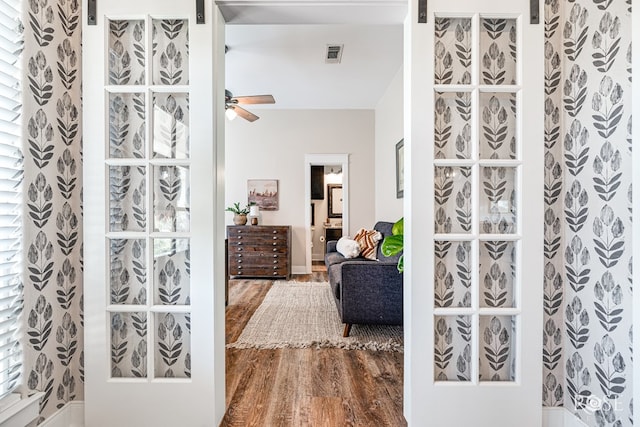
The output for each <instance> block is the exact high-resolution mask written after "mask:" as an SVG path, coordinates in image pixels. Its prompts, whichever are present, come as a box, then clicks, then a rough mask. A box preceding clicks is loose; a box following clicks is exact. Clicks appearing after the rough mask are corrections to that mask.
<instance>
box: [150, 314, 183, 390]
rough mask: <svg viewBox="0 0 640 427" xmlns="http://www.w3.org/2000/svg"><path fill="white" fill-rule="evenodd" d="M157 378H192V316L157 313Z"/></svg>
mask: <svg viewBox="0 0 640 427" xmlns="http://www.w3.org/2000/svg"><path fill="white" fill-rule="evenodd" d="M155 323H156V331H155V340H156V343H157V346H156V354H155V368H154V369H155V376H156V377H157V378H162V377H164V378H191V350H190V349H191V315H189V314H186V313H156V314H155Z"/></svg>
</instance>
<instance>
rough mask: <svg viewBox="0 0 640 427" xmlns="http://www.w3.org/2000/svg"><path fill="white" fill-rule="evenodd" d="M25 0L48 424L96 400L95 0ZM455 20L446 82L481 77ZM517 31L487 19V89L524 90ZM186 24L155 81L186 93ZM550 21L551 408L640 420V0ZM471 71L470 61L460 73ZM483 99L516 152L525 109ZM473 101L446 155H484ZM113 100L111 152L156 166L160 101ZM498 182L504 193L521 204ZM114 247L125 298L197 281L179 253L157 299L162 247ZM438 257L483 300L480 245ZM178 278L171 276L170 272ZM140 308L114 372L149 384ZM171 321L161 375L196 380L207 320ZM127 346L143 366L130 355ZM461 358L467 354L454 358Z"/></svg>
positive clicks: (456, 197)
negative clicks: (636, 163)
mask: <svg viewBox="0 0 640 427" xmlns="http://www.w3.org/2000/svg"><path fill="white" fill-rule="evenodd" d="M23 4H24V14H23V23H24V28H25V50H24V67H23V69H24V77H25V84H24V93H25V99H24V114H23V118H24V120H23V121H24V131H23V134H24V135H25V140H24V155H25V179H24V184H25V192H24V193H25V204H26V206H25V220H26V223H25V227H24V230H25V237H24V239H25V240H24V247H25V258H26V259H25V309H24V317H23V322H24V329H25V332H26V337H25V339H24V349H25V369H24V373H25V386H26V387H27V389H28V390H32V391H34V390H38V391H43V392H45V398H44V399H43V401H42V403H41V420H42V419H44V417H47V416H48V415H50V414H51V413H53V412H54V411H55V410H56V409H57V408H59V407H61V406H62V405H64V404H65V403H66V402H68V401H70V400H74V399H80V400H81V399H83V398H84V396H83V395H84V392H83V375H84V370H83V340H82V334H83V309H82V295H83V292H82V220H81V218H82V178H81V176H82V139H81V129H80V123H81V116H80V113H81V86H80V85H81V69H80V61H81V59H80V54H81V34H80V30H81V22H80V5H79V1H78V0H29V1H24V3H23ZM450 21H451V22H450V23H449V25H448V26H447V28H442V27H441V28H439V29H438V30H437V31H440V34H439V36H440V38H441V40H442V45H437V46H436V58H435V59H434V60H435V61H436V72H437V76H436V78H437V79H439V81H438V82H439V83H442V84H445V83H454V84H455V83H465V82H468V79H469V78H470V75H469V70H470V69H471V67H470V61H471V54H470V52H471V47H470V46H471V40H470V22H469V20H468V19H457V20H456V19H452V20H450ZM501 21H502V22H497V21H495V20H490V19H484V20H483V22H482V28H483V31H482V34H481V38H482V39H483V40H486V42H483V43H484V44H485V45H486V46H487V48H486V50H484V51H483V52H482V54H481V55H480V58H479V59H480V61H481V68H482V70H481V71H482V72H483V78H484V79H486V80H487V81H488V82H494V83H496V84H509V83H510V82H511V80H512V79H513V73H514V64H515V58H514V56H513V50H512V49H511V48H510V47H511V46H512V45H513V40H515V36H516V34H515V27H514V26H513V25H512V24H513V23H512V22H510V21H508V20H506V21H505V20H501ZM182 25H183V21H161V22H160V21H158V22H154V25H153V28H152V31H153V33H154V34H156V35H158V34H159V36H158V37H157V40H158V43H157V44H156V45H155V46H154V47H155V50H154V54H153V55H152V58H151V59H149V60H151V61H153V62H154V64H157V65H156V66H155V67H154V70H155V71H156V72H155V74H154V75H153V76H152V79H153V80H154V81H157V82H160V83H163V84H185V83H187V78H188V68H185V64H188V61H187V60H186V55H188V40H187V39H186V38H184V37H183V36H182V34H183V32H182V31H181V28H182V27H181V26H182ZM544 25H545V28H544V29H545V59H546V63H545V93H546V100H545V106H544V108H545V114H546V118H545V159H544V162H545V164H544V166H545V194H544V196H545V200H544V203H545V209H546V210H545V217H544V221H545V268H544V272H541V275H543V280H544V311H545V321H544V325H543V328H544V345H543V349H542V350H543V351H542V357H543V366H544V376H543V385H542V393H543V401H544V404H545V405H546V406H562V405H564V406H565V407H566V408H567V409H568V410H570V411H572V412H574V413H576V414H577V415H578V416H579V417H580V418H581V419H583V420H584V421H585V423H587V425H589V426H597V427H601V426H602V427H604V426H614V427H621V426H631V425H632V424H633V422H632V417H633V402H632V400H631V391H632V384H631V362H632V348H631V342H632V340H631V337H632V329H631V310H632V307H631V295H632V283H631V242H630V240H629V238H628V236H629V232H630V229H631V207H632V201H631V175H630V171H631V147H632V137H631V131H632V130H631V111H632V110H631V0H615V1H614V0H545V24H544ZM111 31H112V32H113V34H114V35H115V36H114V37H111V38H110V48H111V49H110V52H111V53H112V55H110V58H109V62H110V71H111V72H112V74H110V77H109V78H110V79H111V80H112V81H113V82H114V83H115V82H118V84H135V83H136V82H139V81H142V79H144V78H145V76H144V61H145V57H143V56H141V55H140V51H139V48H138V49H136V43H137V44H141V43H142V41H143V38H142V34H143V31H144V22H143V21H139V22H138V21H127V22H126V25H125V21H119V22H118V21H116V22H114V23H113V27H112V28H111ZM121 38H126V39H128V40H132V42H131V46H132V49H131V50H127V49H125V48H124V45H123V44H122V43H121V42H120V44H119V40H120V39H121ZM454 63H457V64H458V65H457V66H456V67H453V64H454ZM154 101H155V100H154ZM168 101H171V100H168V99H167V100H162V102H163V103H166V105H167V106H168V107H167V108H169V109H170V110H168V109H167V108H165V110H163V111H168V112H169V113H170V114H172V115H173V117H174V120H175V123H178V122H185V114H184V113H186V111H184V110H182V111H178V110H179V108H178V107H179V106H180V102H168ZM177 101H180V100H177ZM481 102H482V103H483V110H486V112H485V113H484V114H483V116H482V121H483V130H484V132H483V135H482V138H483V149H482V153H483V154H482V155H483V157H485V156H486V157H490V158H506V159H508V158H512V156H513V155H514V153H513V149H512V144H511V138H512V136H511V135H510V134H509V126H507V124H508V123H509V121H512V120H514V119H513V116H512V113H513V110H512V108H511V105H510V104H511V101H510V100H509V99H504V98H499V97H496V99H491V98H487V99H485V100H481ZM470 105H471V99H470V96H469V94H468V93H464V92H461V93H455V94H440V100H439V101H438V102H437V103H436V105H435V112H436V118H435V119H436V122H435V125H436V126H435V127H436V134H435V135H434V137H435V139H434V150H435V155H436V157H437V158H468V157H469V144H470V142H471V139H470V138H471V132H470V124H469V121H470V117H469V114H470V113H469V111H470ZM110 107H111V108H110V115H111V117H110V124H111V129H110V137H111V156H112V157H120V158H140V157H144V156H145V155H146V153H145V152H144V147H145V142H144V137H145V136H144V135H145V134H144V131H141V129H143V128H141V126H143V124H144V122H145V120H146V119H147V117H146V116H145V112H144V109H145V100H144V97H142V96H140V94H135V93H134V94H127V95H124V94H120V95H118V94H116V95H114V96H113V97H112V98H111V99H110ZM186 117H188V116H186ZM168 129H169V131H170V138H169V141H170V142H171V143H170V144H169V145H168V147H169V151H157V153H156V155H161V156H166V157H175V158H179V157H180V155H181V154H180V153H187V152H188V140H186V139H184V138H180V137H179V134H178V133H177V132H176V129H178V127H176V126H172V128H168ZM454 130H455V132H454ZM160 131H161V132H165V133H166V130H163V129H160V130H159V132H160ZM449 141H451V143H448V142H449ZM484 153H486V154H484ZM496 156H497V157H496ZM111 172H112V173H113V177H114V179H123V177H124V176H125V174H129V175H130V176H132V177H133V178H135V179H133V180H132V185H134V184H135V185H137V188H134V189H132V190H131V193H130V194H129V193H125V194H123V196H125V197H131V199H130V201H131V203H127V204H122V203H121V201H118V200H116V199H114V200H113V201H112V203H114V204H115V205H118V204H120V205H122V206H126V209H125V210H124V211H118V212H117V213H118V214H119V215H121V216H120V222H118V223H117V226H118V227H120V229H126V228H127V227H129V228H130V229H131V228H135V227H138V226H141V227H144V226H146V221H149V220H150V219H152V220H154V221H157V218H153V217H151V218H148V217H147V213H146V212H144V211H142V210H140V209H141V208H136V206H139V203H138V204H137V203H136V201H137V200H138V198H137V197H140V196H142V194H141V191H142V187H140V184H141V183H142V182H144V179H146V177H145V175H144V174H141V173H139V171H137V170H131V169H130V170H128V171H127V170H124V169H114V170H113V171H111ZM451 172H452V171H451V170H446V169H445V168H442V169H440V170H438V171H437V174H438V176H437V181H438V182H439V185H440V186H441V187H440V189H439V190H438V191H440V195H439V197H441V199H440V201H441V206H438V209H439V208H443V209H441V210H440V211H436V212H434V214H435V222H436V227H440V228H441V230H442V231H443V232H460V231H464V230H465V229H466V228H467V227H468V226H469V225H468V217H469V215H470V211H469V209H470V206H469V200H468V199H469V197H470V194H469V188H468V186H467V185H466V183H465V179H466V174H467V171H465V170H464V169H460V170H456V171H455V172H456V173H457V174H458V176H460V177H462V178H463V179H462V180H457V181H456V182H450V181H451V180H450V176H451ZM505 172H506V171H505ZM502 173H503V172H501V171H497V170H495V171H493V170H488V171H487V172H486V175H485V174H483V177H484V178H483V179H484V184H486V185H489V186H491V185H495V183H496V182H500V181H493V180H494V179H500V175H501V174H502ZM505 176H506V174H505ZM487 188H488V189H490V187H487ZM136 189H137V190H138V196H136V195H135V190H136ZM495 190H497V188H494V194H493V197H496V196H500V197H506V198H509V195H508V194H500V195H498V194H497V193H495ZM116 196H117V194H116ZM120 205H118V206H120ZM170 219H171V221H169V226H170V227H176V226H177V225H178V222H176V218H175V217H171V218H170ZM509 220H510V218H508V217H506V216H505V217H504V218H499V219H497V220H496V221H491V218H489V220H488V221H487V222H486V226H487V227H493V229H495V230H497V231H500V230H506V228H505V227H509V226H510V224H509ZM122 221H125V223H123V222H122ZM162 224H164V223H162ZM174 224H175V225H174ZM123 227H124V228H123ZM174 229H175V228H174ZM112 250H113V252H112V253H113V254H114V256H117V257H120V258H121V260H122V263H123V265H125V266H129V270H130V273H127V275H126V276H127V277H124V276H125V275H115V274H114V276H113V277H112V281H111V297H112V299H113V301H114V302H116V301H117V302H119V303H136V301H138V302H141V301H145V300H146V299H147V298H150V297H151V298H159V299H163V298H170V299H173V298H178V299H179V300H181V299H183V298H188V294H183V293H182V286H181V285H180V283H181V281H182V282H184V279H182V278H180V279H179V278H178V277H177V276H176V274H175V272H176V271H178V270H179V271H181V272H182V273H181V275H183V274H185V273H187V270H188V269H189V265H188V260H186V259H181V260H180V261H179V263H178V264H176V263H175V262H176V261H174V262H173V266H171V265H170V263H168V262H165V260H163V261H162V262H163V265H158V266H156V267H155V268H154V275H157V280H163V282H162V283H163V284H164V285H163V287H162V289H166V292H165V290H158V293H157V294H155V295H153V296H147V295H146V293H145V292H144V283H145V281H146V280H148V278H147V277H146V275H145V274H142V273H141V271H142V270H144V268H145V267H146V266H145V265H144V264H142V265H139V264H140V263H141V262H143V261H141V259H142V260H144V259H145V256H144V253H145V252H146V251H147V250H149V249H148V248H146V247H145V245H144V244H141V242H137V241H117V240H116V241H114V247H113V248H112ZM484 250H486V251H487V254H491V253H492V252H491V251H500V253H502V255H501V257H502V258H501V259H502V260H501V261H500V262H497V263H496V265H497V266H496V267H493V266H490V265H488V266H487V269H486V271H485V272H483V277H487V283H488V285H489V287H488V288H487V289H489V290H490V295H492V298H490V300H491V301H493V302H491V304H505V303H508V301H509V298H510V296H509V293H508V289H509V286H508V283H509V272H508V271H507V270H506V266H507V265H508V258H509V257H511V256H513V255H512V254H511V251H510V249H509V248H501V247H499V245H497V246H496V247H493V248H489V247H487V248H485V249H484ZM497 253H498V252H496V254H497ZM436 264H437V265H439V267H438V266H437V268H436V276H437V277H436V281H437V288H436V289H437V292H438V294H437V301H438V304H439V305H440V306H442V307H446V306H466V305H468V304H469V296H468V287H469V282H468V281H469V275H470V264H469V245H468V243H467V242H456V243H455V244H454V245H451V244H449V245H447V244H446V242H440V244H439V245H438V247H437V248H436ZM141 269H142V270H141ZM119 271H120V273H122V271H121V270H119ZM136 271H137V272H138V273H136ZM170 273H173V274H170ZM129 274H130V275H129ZM162 274H164V277H165V278H164V279H160V277H161V276H162ZM125 283H126V286H124V284H125ZM178 289H180V290H178ZM505 292H506V293H505ZM505 301H507V302H505ZM126 316H128V317H126ZM126 316H125V317H126V318H124V317H123V316H122V315H119V314H114V316H113V317H112V319H111V320H112V335H113V336H112V364H113V366H112V368H113V369H114V373H116V374H117V372H118V370H121V371H120V372H123V371H122V370H125V369H126V375H130V376H144V375H146V373H148V368H147V366H146V365H145V363H146V362H145V360H146V358H147V357H148V355H147V354H146V352H147V348H146V344H145V345H142V344H141V343H144V342H145V340H144V339H143V337H144V336H146V335H147V331H146V322H147V319H146V318H143V316H142V313H135V312H134V313H129V314H127V315H126ZM154 322H155V324H156V325H158V328H157V330H155V331H154V332H153V334H154V339H156V340H157V341H158V342H159V343H160V342H161V343H163V345H162V346H159V347H158V351H159V353H158V355H157V357H159V359H160V360H162V363H161V364H160V365H159V366H157V367H156V368H154V369H157V370H158V371H156V372H155V375H171V376H173V375H175V376H183V377H184V376H186V377H188V376H190V359H189V357H188V354H186V355H185V354H184V352H182V354H181V356H180V357H186V358H185V359H183V360H181V361H180V363H176V359H175V356H176V355H177V354H178V351H177V350H179V349H178V348H176V342H177V341H175V340H174V339H173V338H175V337H176V336H179V337H181V336H182V334H183V331H187V330H188V329H189V328H190V319H189V317H188V316H184V315H179V314H178V315H171V316H169V315H160V317H158V318H157V319H155V321H154ZM123 325H130V326H129V327H127V328H125V327H124V326H123ZM482 326H483V328H482V331H481V332H482V333H483V336H482V342H483V343H484V344H483V347H484V348H483V349H482V354H483V358H484V359H485V361H486V363H487V366H488V367H489V368H490V370H491V371H492V372H493V374H494V375H497V376H498V377H496V378H495V379H497V380H499V379H505V378H508V377H509V376H510V366H509V365H510V364H509V359H510V357H511V356H510V355H509V343H510V336H511V333H512V326H511V324H510V319H508V318H499V317H497V316H495V317H492V318H487V319H484V323H483V325H482ZM470 331H471V325H470V322H469V319H467V318H465V316H441V317H440V318H438V319H437V322H436V330H435V331H434V333H435V336H436V349H435V350H436V364H437V368H438V369H439V378H438V379H443V378H445V377H446V378H448V379H449V380H457V381H467V380H468V379H469V375H470V373H469V365H470V359H469V358H470V350H469V344H468V343H469V341H470ZM125 341H126V342H127V347H126V363H125V360H124V357H120V356H121V355H120V353H119V347H118V346H119V345H121V344H122V342H125ZM178 342H179V340H178ZM185 344H186V345H187V346H188V345H189V344H188V342H185ZM453 348H456V349H459V351H458V350H456V353H455V355H454V354H453ZM505 349H506V350H505ZM505 356H506V357H505ZM177 366H180V369H179V370H178V369H177V368H176V367H177Z"/></svg>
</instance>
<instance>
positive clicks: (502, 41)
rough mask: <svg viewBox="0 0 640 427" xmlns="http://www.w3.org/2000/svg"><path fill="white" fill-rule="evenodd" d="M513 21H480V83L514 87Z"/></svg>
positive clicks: (515, 56) (515, 40)
mask: <svg viewBox="0 0 640 427" xmlns="http://www.w3.org/2000/svg"><path fill="white" fill-rule="evenodd" d="M516 43H517V22H516V20H515V19H495V18H481V19H480V58H482V59H481V62H482V63H481V80H480V81H481V83H482V84H485V85H514V84H516V83H517V80H516V59H517V48H516V46H517V44H516Z"/></svg>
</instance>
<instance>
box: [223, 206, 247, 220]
mask: <svg viewBox="0 0 640 427" xmlns="http://www.w3.org/2000/svg"><path fill="white" fill-rule="evenodd" d="M225 210H226V211H229V212H233V223H234V224H235V225H245V224H246V223H247V214H248V213H249V206H248V205H247V206H245V207H244V208H240V202H236V203H234V204H233V206H229V207H228V208H227V209H225Z"/></svg>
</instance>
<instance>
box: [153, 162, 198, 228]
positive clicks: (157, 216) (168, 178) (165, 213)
mask: <svg viewBox="0 0 640 427" xmlns="http://www.w3.org/2000/svg"><path fill="white" fill-rule="evenodd" d="M153 169H154V171H153V172H154V173H153V176H154V182H153V215H154V217H153V222H154V230H155V231H159V232H166V233H169V232H187V231H189V221H190V219H191V213H190V200H189V189H190V183H189V182H190V181H189V177H190V175H189V168H188V167H184V166H154V168H153Z"/></svg>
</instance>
